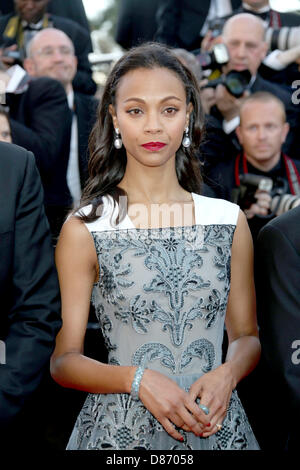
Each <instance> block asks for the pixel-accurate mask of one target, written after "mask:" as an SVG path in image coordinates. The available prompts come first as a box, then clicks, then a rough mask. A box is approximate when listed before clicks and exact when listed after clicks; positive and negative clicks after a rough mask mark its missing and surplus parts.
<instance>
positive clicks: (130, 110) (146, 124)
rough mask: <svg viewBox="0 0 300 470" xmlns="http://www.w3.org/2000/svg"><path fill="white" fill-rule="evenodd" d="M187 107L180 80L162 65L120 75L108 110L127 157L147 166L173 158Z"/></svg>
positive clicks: (182, 130)
mask: <svg viewBox="0 0 300 470" xmlns="http://www.w3.org/2000/svg"><path fill="white" fill-rule="evenodd" d="M191 108H192V106H191V105H189V106H187V104H186V93H185V89H184V85H183V83H182V82H181V80H180V79H179V78H178V77H177V76H176V74H175V73H172V72H171V71H169V70H168V69H166V68H154V69H145V68H140V69H136V70H133V71H132V72H128V73H127V74H126V75H124V77H122V79H121V81H120V83H119V86H118V89H117V93H116V106H115V108H114V107H113V106H111V107H110V112H111V114H112V116H113V123H114V127H115V128H118V129H119V131H120V134H121V137H122V140H123V145H124V146H125V148H126V151H127V158H128V159H134V160H135V161H136V162H139V163H140V164H142V165H145V166H148V167H155V166H162V165H164V164H165V163H166V162H168V161H169V160H170V159H171V158H175V153H176V151H177V150H178V148H179V147H180V145H181V142H182V137H183V133H184V128H185V127H186V126H187V125H188V122H189V114H190V112H191Z"/></svg>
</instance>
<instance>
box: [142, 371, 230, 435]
mask: <svg viewBox="0 0 300 470" xmlns="http://www.w3.org/2000/svg"><path fill="white" fill-rule="evenodd" d="M223 366H225V364H224V365H222V366H220V367H218V368H217V369H215V370H213V371H211V372H208V373H206V374H205V375H203V376H202V377H200V378H199V379H198V380H197V381H196V382H195V383H194V384H193V385H192V386H191V388H190V390H189V392H186V391H185V390H183V389H182V388H180V387H179V386H178V385H177V384H176V382H174V381H173V380H171V379H170V378H168V377H166V376H164V375H163V374H160V373H159V372H156V371H153V370H150V369H147V370H146V371H145V373H144V376H143V380H142V382H141V386H140V392H139V396H140V399H141V401H142V402H143V404H144V405H145V407H146V408H147V409H148V410H149V411H150V412H151V413H152V414H153V416H154V417H155V418H156V419H157V420H158V421H159V422H160V423H161V425H162V426H163V428H164V429H165V430H166V431H167V432H168V433H169V434H170V436H172V437H173V438H174V439H177V440H181V441H182V440H183V439H182V435H181V434H180V432H179V431H178V430H176V428H175V426H176V427H177V428H181V429H183V430H184V431H188V432H193V433H194V434H195V435H196V436H203V437H208V436H210V435H212V434H215V433H216V432H217V431H218V429H217V428H216V424H217V423H218V424H222V422H223V420H224V418H225V416H226V412H227V408H228V404H229V400H230V397H231V393H232V390H233V388H234V386H233V380H232V377H231V375H230V374H228V370H227V368H226V367H223ZM197 398H199V399H200V402H201V404H203V405H205V406H207V407H208V408H209V410H210V412H209V414H208V415H206V414H205V413H204V411H203V410H202V409H201V408H199V405H198V404H197V403H196V400H197Z"/></svg>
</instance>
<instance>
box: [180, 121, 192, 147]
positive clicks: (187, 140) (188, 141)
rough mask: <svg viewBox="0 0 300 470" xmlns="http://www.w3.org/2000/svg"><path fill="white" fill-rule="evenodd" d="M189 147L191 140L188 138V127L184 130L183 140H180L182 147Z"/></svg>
mask: <svg viewBox="0 0 300 470" xmlns="http://www.w3.org/2000/svg"><path fill="white" fill-rule="evenodd" d="M190 145H191V139H190V138H189V128H188V126H187V127H186V128H185V129H184V138H183V140H182V146H183V147H184V148H188V147H189V146H190Z"/></svg>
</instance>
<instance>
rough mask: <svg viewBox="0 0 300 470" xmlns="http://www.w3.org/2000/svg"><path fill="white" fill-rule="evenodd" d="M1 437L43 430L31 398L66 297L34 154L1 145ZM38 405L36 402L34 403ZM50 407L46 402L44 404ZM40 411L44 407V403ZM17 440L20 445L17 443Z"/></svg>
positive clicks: (24, 435)
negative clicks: (62, 295)
mask: <svg viewBox="0 0 300 470" xmlns="http://www.w3.org/2000/svg"><path fill="white" fill-rule="evenodd" d="M0 154H1V155H0V259H1V263H0V298H1V315H0V338H1V345H2V346H3V345H5V348H4V347H3V348H2V351H4V352H5V353H3V352H2V360H1V361H0V362H1V364H0V439H1V451H3V450H5V448H6V447H5V446H6V444H5V443H4V442H6V440H7V442H8V444H9V442H11V446H12V447H14V445H17V447H18V449H20V448H22V446H23V445H25V444H24V443H26V442H27V441H28V440H30V439H31V445H32V446H34V444H33V443H34V441H35V438H36V437H37V435H36V434H37V433H36V434H35V433H34V434H31V432H33V428H34V424H36V423H35V421H34V422H30V421H31V419H33V414H32V413H31V414H29V416H27V418H29V419H28V421H26V422H24V421H23V427H22V428H21V427H20V426H21V422H22V421H21V419H20V417H21V416H24V415H23V413H25V410H27V406H29V403H30V398H33V399H34V392H35V391H36V389H37V388H38V386H39V384H40V382H41V380H42V377H43V375H44V373H45V371H46V370H48V368H49V359H50V355H51V353H52V350H53V349H54V344H55V336H56V334H57V332H58V330H59V328H60V327H61V319H60V295H59V287H58V280H57V274H56V269H55V265H54V256H53V249H52V246H51V238H50V232H49V226H48V223H47V219H46V216H45V212H44V207H43V190H42V186H41V181H40V177H39V173H38V171H37V169H36V166H35V162H34V156H33V155H32V153H31V152H28V151H26V150H24V149H22V148H20V147H18V146H15V145H13V144H7V143H3V142H1V143H0ZM33 404H34V402H33ZM44 406H46V405H44ZM37 411H38V413H41V409H40V408H39V407H38V410H37ZM16 441H17V444H15V442H16Z"/></svg>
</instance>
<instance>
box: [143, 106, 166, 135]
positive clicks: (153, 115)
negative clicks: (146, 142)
mask: <svg viewBox="0 0 300 470" xmlns="http://www.w3.org/2000/svg"><path fill="white" fill-rule="evenodd" d="M144 131H145V132H147V133H149V134H158V133H160V132H162V125H161V121H160V116H159V113H157V112H156V111H151V112H149V113H148V114H147V116H146V121H145V126H144Z"/></svg>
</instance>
